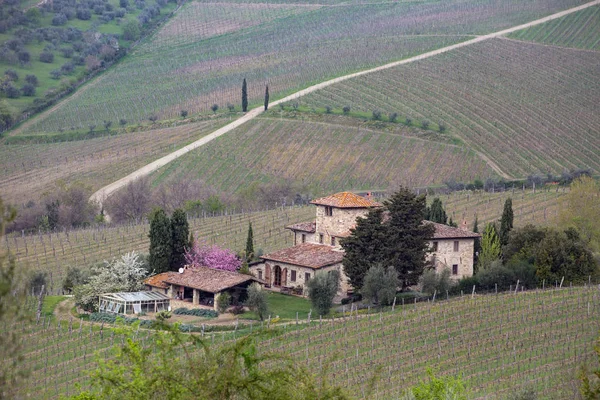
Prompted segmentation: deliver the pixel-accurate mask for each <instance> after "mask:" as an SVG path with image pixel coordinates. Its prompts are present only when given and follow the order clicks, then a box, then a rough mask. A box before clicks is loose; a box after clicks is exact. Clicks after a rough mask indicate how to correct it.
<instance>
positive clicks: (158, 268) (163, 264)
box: [148, 209, 173, 274]
mask: <svg viewBox="0 0 600 400" xmlns="http://www.w3.org/2000/svg"><path fill="white" fill-rule="evenodd" d="M149 237H150V256H149V258H148V263H149V264H150V269H151V270H154V272H156V273H157V274H159V273H161V272H167V271H169V270H170V269H171V256H172V254H173V247H172V243H173V238H172V234H171V221H170V220H169V217H167V214H166V213H165V212H164V210H162V209H158V210H155V211H154V212H153V213H152V217H151V219H150V234H149Z"/></svg>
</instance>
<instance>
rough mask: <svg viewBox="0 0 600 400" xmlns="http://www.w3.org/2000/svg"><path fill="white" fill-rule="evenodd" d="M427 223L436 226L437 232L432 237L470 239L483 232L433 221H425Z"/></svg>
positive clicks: (479, 235)
mask: <svg viewBox="0 0 600 400" xmlns="http://www.w3.org/2000/svg"><path fill="white" fill-rule="evenodd" d="M423 222H424V223H426V224H432V225H433V226H434V227H435V233H434V234H433V238H432V239H469V238H478V237H481V234H479V233H475V232H471V231H467V230H465V229H460V228H454V227H452V226H448V225H443V224H438V223H436V222H431V221H423Z"/></svg>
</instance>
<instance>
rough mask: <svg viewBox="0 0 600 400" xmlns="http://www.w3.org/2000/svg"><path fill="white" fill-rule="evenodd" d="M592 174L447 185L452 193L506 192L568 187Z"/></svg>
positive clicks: (587, 171) (583, 171)
mask: <svg viewBox="0 0 600 400" xmlns="http://www.w3.org/2000/svg"><path fill="white" fill-rule="evenodd" d="M591 174H592V172H591V170H590V169H585V168H579V169H572V170H570V171H564V172H563V173H562V174H560V175H553V174H551V173H548V174H545V175H542V174H537V175H529V176H528V177H527V179H524V180H514V181H507V180H505V179H502V178H487V179H485V180H481V179H475V180H474V181H473V182H467V183H464V182H457V181H456V180H454V179H450V180H448V181H446V182H444V183H445V185H446V187H447V188H448V190H449V191H451V192H456V191H459V190H485V191H486V192H504V191H507V190H511V189H512V188H536V187H542V186H544V185H547V184H558V185H568V184H570V183H571V182H573V181H575V180H577V179H579V178H581V177H584V176H587V177H589V176H591Z"/></svg>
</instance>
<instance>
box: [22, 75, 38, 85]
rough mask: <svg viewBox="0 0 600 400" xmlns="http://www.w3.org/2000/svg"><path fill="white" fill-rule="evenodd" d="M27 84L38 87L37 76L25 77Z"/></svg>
mask: <svg viewBox="0 0 600 400" xmlns="http://www.w3.org/2000/svg"><path fill="white" fill-rule="evenodd" d="M25 82H27V83H29V84H30V85H33V86H37V85H38V84H39V82H38V78H37V76H35V75H33V74H29V75H27V76H25Z"/></svg>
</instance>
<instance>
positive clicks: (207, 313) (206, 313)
mask: <svg viewBox="0 0 600 400" xmlns="http://www.w3.org/2000/svg"><path fill="white" fill-rule="evenodd" d="M173 314H175V315H193V316H195V317H204V318H217V317H218V316H219V314H218V313H217V312H216V311H214V310H205V309H198V308H194V309H191V310H190V309H189V308H185V307H180V308H177V309H175V310H174V311H173Z"/></svg>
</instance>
